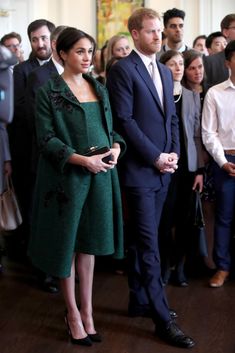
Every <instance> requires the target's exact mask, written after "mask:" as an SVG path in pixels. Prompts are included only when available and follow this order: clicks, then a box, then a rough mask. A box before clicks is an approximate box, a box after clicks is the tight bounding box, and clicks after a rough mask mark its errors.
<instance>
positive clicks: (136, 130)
mask: <svg viewBox="0 0 235 353" xmlns="http://www.w3.org/2000/svg"><path fill="white" fill-rule="evenodd" d="M128 29H129V31H130V33H131V36H132V38H133V41H134V45H135V49H134V50H133V51H132V52H131V54H130V55H129V56H127V57H126V58H124V59H121V60H120V61H119V62H118V63H116V64H115V65H113V67H112V68H111V70H110V72H109V75H108V78H107V87H108V90H109V94H110V100H111V106H112V109H113V115H114V123H115V128H116V129H117V130H118V131H119V132H120V133H121V134H122V135H123V137H124V139H125V140H126V143H127V152H126V155H125V156H124V158H123V162H121V166H120V180H121V183H122V186H123V190H124V194H125V197H126V201H127V208H128V215H129V222H130V226H129V227H128V234H126V236H127V243H128V272H129V273H128V281H129V290H130V294H129V307H128V310H129V315H131V316H139V315H151V317H152V319H153V321H154V323H155V325H156V334H157V335H159V336H160V337H161V338H162V339H164V340H165V341H167V342H169V343H170V344H172V345H175V346H179V347H183V348H189V347H192V346H194V344H195V343H194V341H193V340H192V339H191V338H190V337H188V336H186V335H185V334H184V333H183V332H182V331H181V330H180V329H179V327H178V326H177V325H176V323H175V321H174V320H173V318H172V316H173V314H175V313H174V312H173V311H170V309H169V307H168V303H167V299H166V296H165V292H164V288H163V284H162V279H161V268H160V257H159V249H158V227H159V220H160V217H161V212H162V208H163V204H164V201H165V197H166V193H167V188H168V184H169V181H170V174H171V173H173V172H174V171H175V169H177V161H178V155H179V132H178V118H177V116H176V112H175V104H174V99H173V82H172V76H171V73H170V71H169V70H168V68H166V67H165V66H164V65H161V64H159V63H156V52H157V51H159V50H160V47H161V21H160V15H159V14H158V13H157V12H155V11H154V10H151V9H147V8H141V9H139V10H136V11H135V12H134V13H133V14H132V15H131V16H130V18H129V20H128ZM154 64H155V65H156V64H157V65H156V67H155V77H156V76H157V74H158V81H157V82H156V85H157V88H156V87H155V85H154V81H153V80H152V78H151V76H150V71H149V70H150V66H151V67H153V65H154ZM156 70H157V71H158V73H157V72H156ZM151 74H152V72H151ZM157 90H158V91H157Z"/></svg>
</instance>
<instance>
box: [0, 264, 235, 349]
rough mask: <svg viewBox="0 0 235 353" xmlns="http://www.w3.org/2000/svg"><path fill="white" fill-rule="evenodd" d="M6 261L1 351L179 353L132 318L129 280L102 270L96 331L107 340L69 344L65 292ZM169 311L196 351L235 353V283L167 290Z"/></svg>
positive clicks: (194, 282)
mask: <svg viewBox="0 0 235 353" xmlns="http://www.w3.org/2000/svg"><path fill="white" fill-rule="evenodd" d="M4 262H5V272H4V274H1V275H0V353H75V352H80V353H87V352H89V351H90V352H93V353H155V352H159V353H174V352H175V353H177V352H182V351H183V350H182V349H179V348H173V347H171V346H169V345H167V344H165V343H164V342H162V341H160V340H159V339H158V338H156V337H154V335H153V329H154V326H153V323H152V321H151V320H150V319H147V318H134V319H132V318H129V317H128V316H127V311H126V309H127V302H128V289H127V279H126V277H125V276H118V275H115V274H113V273H110V272H108V271H104V270H100V269H99V270H97V271H96V273H95V283H94V313H95V321H96V328H97V330H98V331H99V332H100V333H101V334H102V336H103V342H102V343H97V344H94V345H93V346H92V347H81V346H74V345H72V344H71V343H70V342H69V339H68V337H67V334H66V331H65V325H64V321H63V312H64V303H63V300H62V297H61V294H56V295H52V294H47V293H44V292H42V291H40V290H39V289H38V288H37V285H36V282H35V279H34V276H33V275H32V273H31V270H29V269H28V268H27V267H25V266H23V265H19V264H16V263H13V262H9V261H8V262H7V260H6V259H4ZM167 295H168V299H169V303H170V307H172V308H174V309H175V310H176V311H177V312H178V314H179V319H178V323H179V324H180V326H181V327H182V328H183V329H184V330H185V331H186V332H187V333H188V334H190V335H191V336H192V337H193V338H194V339H195V340H196V341H197V345H196V346H195V347H194V348H193V349H192V351H193V352H194V353H235V282H234V281H229V282H228V283H226V285H225V286H224V287H223V288H220V289H211V288H209V287H208V285H207V278H203V279H191V280H190V286H189V287H188V288H178V287H174V286H170V285H169V286H167Z"/></svg>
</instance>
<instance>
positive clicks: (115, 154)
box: [109, 143, 121, 168]
mask: <svg viewBox="0 0 235 353" xmlns="http://www.w3.org/2000/svg"><path fill="white" fill-rule="evenodd" d="M110 151H111V153H112V160H111V161H110V162H109V164H111V165H113V168H114V166H115V165H116V164H117V162H118V157H119V155H120V153H121V148H120V145H119V143H114V144H113V146H112V148H111V149H110Z"/></svg>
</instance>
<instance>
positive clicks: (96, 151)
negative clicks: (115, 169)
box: [84, 146, 113, 164]
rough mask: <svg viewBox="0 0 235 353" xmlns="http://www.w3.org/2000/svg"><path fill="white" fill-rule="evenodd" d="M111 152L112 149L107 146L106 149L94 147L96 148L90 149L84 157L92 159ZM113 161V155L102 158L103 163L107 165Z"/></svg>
mask: <svg viewBox="0 0 235 353" xmlns="http://www.w3.org/2000/svg"><path fill="white" fill-rule="evenodd" d="M108 151H110V148H109V147H107V146H104V147H98V146H94V147H90V148H89V150H88V152H87V153H85V154H84V156H87V157H90V156H96V155H97V154H103V153H106V152H108ZM112 160H113V155H112V154H110V155H109V156H106V157H104V158H102V161H103V162H104V163H106V164H108V163H109V161H112Z"/></svg>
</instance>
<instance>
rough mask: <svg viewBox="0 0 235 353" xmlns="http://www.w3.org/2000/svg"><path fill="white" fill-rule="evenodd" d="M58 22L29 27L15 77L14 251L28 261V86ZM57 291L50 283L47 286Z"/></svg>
mask: <svg viewBox="0 0 235 353" xmlns="http://www.w3.org/2000/svg"><path fill="white" fill-rule="evenodd" d="M54 29H55V25H54V24H53V23H51V22H49V21H47V20H45V19H40V20H35V21H33V22H31V23H30V24H29V26H28V29H27V32H28V37H29V40H30V44H31V48H32V51H31V54H30V57H29V59H28V60H26V61H24V62H22V63H20V64H18V65H16V66H15V67H14V70H13V80H14V117H13V122H12V123H11V124H10V125H9V141H10V150H11V156H12V169H13V173H12V177H13V183H14V186H15V190H16V194H17V197H18V199H19V203H20V206H21V211H22V216H23V223H22V225H21V226H20V227H19V228H18V229H17V230H16V231H14V232H13V233H14V234H13V237H14V247H15V249H14V250H13V254H14V253H15V255H14V256H17V257H18V258H20V259H23V260H25V258H26V252H27V244H28V238H29V229H30V212H31V205H32V203H31V198H32V189H31V158H32V157H31V149H32V145H31V141H32V137H31V132H30V125H29V122H28V114H27V102H26V86H27V80H28V76H29V74H30V72H32V71H33V70H35V69H36V68H38V67H39V66H40V65H43V64H44V63H45V62H46V61H48V60H49V59H50V57H51V44H50V35H51V32H52V31H53V30H54ZM44 288H46V289H48V290H49V291H54V288H51V287H50V285H49V286H48V285H46V287H44Z"/></svg>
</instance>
